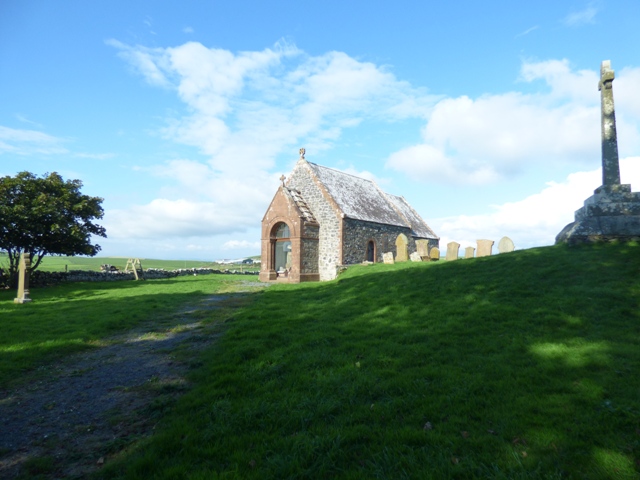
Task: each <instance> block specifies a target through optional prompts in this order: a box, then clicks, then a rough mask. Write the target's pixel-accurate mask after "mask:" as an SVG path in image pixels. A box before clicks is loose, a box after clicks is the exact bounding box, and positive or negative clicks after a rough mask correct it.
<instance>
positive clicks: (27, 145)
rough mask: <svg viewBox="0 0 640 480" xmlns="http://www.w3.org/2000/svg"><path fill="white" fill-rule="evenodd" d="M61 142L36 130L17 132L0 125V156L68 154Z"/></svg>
mask: <svg viewBox="0 0 640 480" xmlns="http://www.w3.org/2000/svg"><path fill="white" fill-rule="evenodd" d="M62 144H63V140H62V139H60V138H57V137H54V136H51V135H48V134H46V133H42V132H38V131H36V130H18V129H15V128H8V127H3V126H1V125H0V155H2V154H3V153H12V154H15V155H35V154H40V155H59V154H63V153H68V150H67V149H66V148H64V147H63V146H62Z"/></svg>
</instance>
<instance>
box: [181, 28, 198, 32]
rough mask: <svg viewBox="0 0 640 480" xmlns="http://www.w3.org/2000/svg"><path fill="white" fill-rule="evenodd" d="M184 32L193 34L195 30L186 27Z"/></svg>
mask: <svg viewBox="0 0 640 480" xmlns="http://www.w3.org/2000/svg"><path fill="white" fill-rule="evenodd" d="M182 31H183V32H184V33H193V32H194V31H195V30H194V29H193V27H184V28H183V29H182Z"/></svg>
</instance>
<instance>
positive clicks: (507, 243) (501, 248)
mask: <svg viewBox="0 0 640 480" xmlns="http://www.w3.org/2000/svg"><path fill="white" fill-rule="evenodd" d="M515 249H516V246H515V245H514V244H513V240H511V239H510V238H509V237H502V238H501V239H500V241H499V242H498V252H500V253H509V252H513V251H514V250H515Z"/></svg>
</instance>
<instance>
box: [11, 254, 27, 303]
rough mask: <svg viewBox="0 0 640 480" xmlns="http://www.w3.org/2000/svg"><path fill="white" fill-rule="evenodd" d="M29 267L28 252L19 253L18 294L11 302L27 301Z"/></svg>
mask: <svg viewBox="0 0 640 480" xmlns="http://www.w3.org/2000/svg"><path fill="white" fill-rule="evenodd" d="M30 268H31V257H30V255H29V254H28V253H23V254H22V255H20V267H19V271H18V296H17V297H16V298H14V299H13V303H27V302H30V301H31V299H30V298H29V269H30Z"/></svg>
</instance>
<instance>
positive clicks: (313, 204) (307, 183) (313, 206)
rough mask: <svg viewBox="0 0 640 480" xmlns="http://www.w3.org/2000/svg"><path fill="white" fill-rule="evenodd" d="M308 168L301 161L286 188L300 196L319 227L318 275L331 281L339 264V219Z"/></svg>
mask: <svg viewBox="0 0 640 480" xmlns="http://www.w3.org/2000/svg"><path fill="white" fill-rule="evenodd" d="M309 168H310V167H309V166H308V164H307V162H306V161H304V160H302V161H300V162H298V163H297V164H296V167H295V168H294V170H293V173H292V174H291V177H290V178H289V181H288V183H287V186H288V187H290V188H294V189H296V190H298V191H300V193H301V194H302V197H303V198H304V199H305V202H306V203H307V205H308V206H309V209H310V210H311V212H312V213H313V216H314V217H315V218H316V220H317V221H318V223H319V224H320V225H321V227H320V231H319V236H320V238H319V241H318V270H317V271H318V273H319V274H320V280H333V279H334V278H335V277H336V265H338V264H339V263H340V256H339V255H340V240H341V239H340V219H339V218H338V216H337V214H336V211H335V210H334V208H333V206H332V205H331V204H330V203H329V201H328V200H327V199H326V198H325V197H324V196H323V195H322V192H321V191H320V187H319V186H318V185H317V184H316V182H315V181H314V179H313V177H312V174H311V172H310V171H309Z"/></svg>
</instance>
